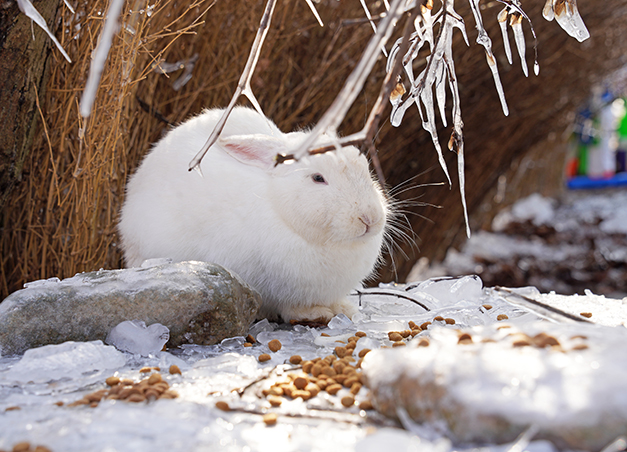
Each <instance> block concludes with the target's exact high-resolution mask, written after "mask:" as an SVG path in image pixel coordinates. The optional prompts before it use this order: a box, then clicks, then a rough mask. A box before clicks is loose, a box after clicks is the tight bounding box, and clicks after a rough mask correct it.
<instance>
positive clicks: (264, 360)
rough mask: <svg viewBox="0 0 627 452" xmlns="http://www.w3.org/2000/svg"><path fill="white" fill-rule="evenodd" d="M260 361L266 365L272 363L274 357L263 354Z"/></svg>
mask: <svg viewBox="0 0 627 452" xmlns="http://www.w3.org/2000/svg"><path fill="white" fill-rule="evenodd" d="M258 359H259V362H260V363H265V362H266V361H270V360H271V359H272V357H271V356H270V355H268V354H267V353H262V354H261V355H259V358H258Z"/></svg>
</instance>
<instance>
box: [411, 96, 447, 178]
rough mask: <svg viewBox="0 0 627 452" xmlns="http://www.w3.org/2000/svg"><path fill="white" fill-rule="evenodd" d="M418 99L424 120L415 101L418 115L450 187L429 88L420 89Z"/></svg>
mask: <svg viewBox="0 0 627 452" xmlns="http://www.w3.org/2000/svg"><path fill="white" fill-rule="evenodd" d="M420 100H421V101H422V104H423V105H424V107H425V112H424V114H425V115H426V116H427V119H426V121H425V118H424V116H423V113H422V109H421V108H420V104H419V103H418V102H416V106H418V110H419V111H420V116H421V117H422V127H423V128H424V129H425V130H426V131H427V132H429V134H430V135H431V141H432V142H433V146H434V147H435V150H436V152H437V153H438V162H439V163H440V167H441V168H442V171H444V174H445V175H446V179H447V180H448V185H449V187H450V186H452V185H453V184H452V182H451V176H450V175H449V173H448V169H447V167H446V161H445V160H444V155H443V153H442V148H441V147H440V140H439V139H438V131H437V128H436V126H435V114H434V110H433V95H432V94H431V89H430V88H429V89H423V90H422V92H421V93H420Z"/></svg>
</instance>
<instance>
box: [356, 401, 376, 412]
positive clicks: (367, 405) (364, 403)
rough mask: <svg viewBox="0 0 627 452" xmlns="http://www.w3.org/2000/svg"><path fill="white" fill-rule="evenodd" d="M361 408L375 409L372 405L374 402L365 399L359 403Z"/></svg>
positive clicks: (366, 409)
mask: <svg viewBox="0 0 627 452" xmlns="http://www.w3.org/2000/svg"><path fill="white" fill-rule="evenodd" d="M359 409H360V410H364V411H368V410H372V409H374V407H373V406H372V402H371V401H370V400H364V401H362V402H360V403H359Z"/></svg>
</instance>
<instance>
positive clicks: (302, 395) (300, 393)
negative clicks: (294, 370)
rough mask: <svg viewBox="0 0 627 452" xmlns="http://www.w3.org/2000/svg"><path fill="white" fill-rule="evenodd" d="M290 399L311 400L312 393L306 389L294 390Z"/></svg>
mask: <svg viewBox="0 0 627 452" xmlns="http://www.w3.org/2000/svg"><path fill="white" fill-rule="evenodd" d="M290 397H291V398H293V399H297V398H299V397H300V398H301V399H303V400H309V399H311V393H310V392H309V391H305V390H304V389H294V390H293V391H292V393H291V394H290Z"/></svg>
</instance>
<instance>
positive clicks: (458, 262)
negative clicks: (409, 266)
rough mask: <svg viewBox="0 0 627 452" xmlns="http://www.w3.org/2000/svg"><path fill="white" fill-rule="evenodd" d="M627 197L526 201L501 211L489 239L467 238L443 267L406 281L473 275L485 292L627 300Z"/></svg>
mask: <svg viewBox="0 0 627 452" xmlns="http://www.w3.org/2000/svg"><path fill="white" fill-rule="evenodd" d="M625 206H627V190H624V189H623V190H614V191H608V192H602V193H596V194H591V193H587V192H586V193H567V194H566V195H564V196H563V197H562V198H561V199H560V200H557V199H552V198H545V197H542V196H540V195H538V194H533V195H531V196H529V197H527V198H524V199H521V200H520V201H518V202H517V203H516V204H514V205H513V206H512V207H511V208H510V209H506V210H503V211H501V212H500V213H499V214H498V215H497V216H496V217H495V219H494V221H493V223H492V228H491V230H490V231H483V230H480V231H474V233H473V236H472V237H471V238H470V239H469V240H468V241H467V242H466V243H465V244H464V246H463V247H462V249H461V250H459V251H458V250H455V249H453V248H451V249H450V250H449V251H448V253H447V256H446V258H445V260H444V261H443V262H442V263H437V264H435V263H434V264H433V265H432V266H431V267H430V268H425V265H424V264H422V265H418V266H416V268H415V269H414V270H415V271H414V272H412V275H411V276H410V277H411V278H415V279H426V278H429V277H432V276H438V275H464V274H469V273H476V274H478V275H480V276H481V278H482V279H483V281H484V283H485V284H486V286H496V285H501V286H506V287H518V286H534V287H537V288H538V289H539V290H541V291H542V292H551V291H555V292H557V293H562V294H575V293H579V294H583V292H584V290H585V289H590V290H592V291H593V292H594V293H597V294H603V295H607V296H612V297H614V298H622V297H624V296H627V208H625Z"/></svg>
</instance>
